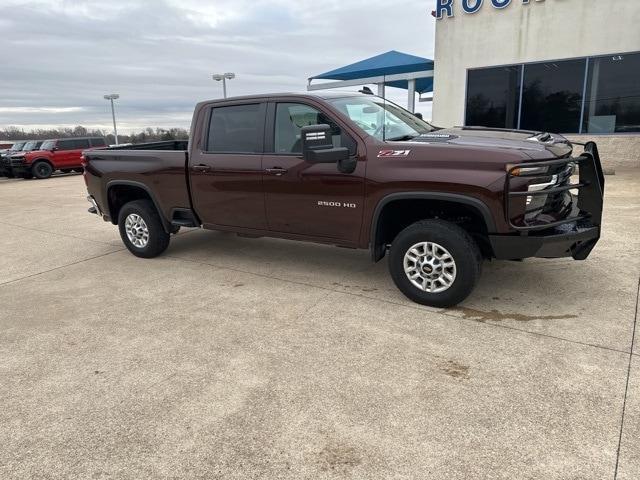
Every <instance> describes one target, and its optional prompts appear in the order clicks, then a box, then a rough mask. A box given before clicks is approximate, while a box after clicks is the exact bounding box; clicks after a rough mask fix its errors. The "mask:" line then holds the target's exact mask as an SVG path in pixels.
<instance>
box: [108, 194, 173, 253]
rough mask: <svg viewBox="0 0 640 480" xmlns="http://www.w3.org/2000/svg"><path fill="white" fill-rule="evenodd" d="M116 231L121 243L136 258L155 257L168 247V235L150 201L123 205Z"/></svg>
mask: <svg viewBox="0 0 640 480" xmlns="http://www.w3.org/2000/svg"><path fill="white" fill-rule="evenodd" d="M118 229H119V230H120V237H121V238H122V242H123V243H124V245H125V246H126V247H127V248H128V249H129V251H130V252H131V253H133V254H134V255H135V256H136V257H142V258H152V257H157V256H158V255H160V254H161V253H162V252H164V251H165V250H166V249H167V247H168V246H169V238H170V237H169V234H168V233H167V232H165V230H164V228H163V226H162V220H161V219H160V215H159V214H158V211H157V210H156V207H155V206H154V204H153V203H152V202H151V201H150V200H134V201H133V202H129V203H127V204H125V205H124V206H123V207H122V208H121V209H120V213H119V215H118Z"/></svg>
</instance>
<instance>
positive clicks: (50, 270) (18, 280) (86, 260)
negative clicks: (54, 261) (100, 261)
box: [0, 248, 126, 286]
mask: <svg viewBox="0 0 640 480" xmlns="http://www.w3.org/2000/svg"><path fill="white" fill-rule="evenodd" d="M123 250H126V249H125V248H119V249H118V250H113V251H112V252H107V253H101V254H100V255H95V256H93V257H88V258H83V259H82V260H78V261H76V262H71V263H67V264H65V265H60V266H58V267H53V268H50V269H48V270H43V271H41V272H36V273H32V274H31V275H27V276H25V277H20V278H14V279H13V280H9V281H7V282H2V283H0V286H2V285H9V284H10V283H16V282H21V281H22V280H26V279H28V278H33V277H37V276H38V275H43V274H45V273H49V272H55V271H56V270H61V269H63V268H67V267H71V266H73V265H78V264H79V263H84V262H88V261H90V260H95V259H96V258H101V257H106V256H107V255H112V254H114V253H118V252H122V251H123Z"/></svg>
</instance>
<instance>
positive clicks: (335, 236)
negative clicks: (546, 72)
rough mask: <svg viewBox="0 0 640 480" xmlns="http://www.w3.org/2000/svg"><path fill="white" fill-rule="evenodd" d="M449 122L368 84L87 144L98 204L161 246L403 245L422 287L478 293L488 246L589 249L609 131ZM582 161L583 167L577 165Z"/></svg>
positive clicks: (254, 104)
mask: <svg viewBox="0 0 640 480" xmlns="http://www.w3.org/2000/svg"><path fill="white" fill-rule="evenodd" d="M572 151H573V146H572V144H571V143H569V141H567V140H566V139H565V138H564V137H562V136H559V135H554V134H549V133H542V132H531V131H522V130H519V131H518V130H500V129H493V128H481V127H459V128H451V129H440V128H436V127H434V126H432V125H430V124H429V123H427V122H425V121H423V120H422V119H420V118H418V117H417V116H414V115H413V114H411V113H410V112H408V111H407V110H404V109H403V108H401V107H399V106H397V105H395V104H393V103H390V102H385V101H384V100H383V99H381V98H379V97H376V96H373V95H366V94H348V93H340V94H337V93H331V94H314V95H311V94H274V95H261V96H251V97H242V98H230V99H226V100H212V101H207V102H202V103H199V104H198V105H197V106H196V109H195V113H194V116H193V123H192V126H191V139H190V140H189V144H188V145H187V144H186V142H159V143H155V144H144V145H137V146H133V147H131V146H130V147H124V148H118V147H116V148H112V149H106V150H94V151H87V152H85V153H84V157H85V158H84V166H85V173H84V175H85V181H86V183H87V187H88V191H89V197H88V200H89V201H90V202H91V204H92V207H91V208H90V209H89V211H91V212H92V213H96V214H98V215H100V216H101V217H102V218H103V219H104V220H107V221H110V222H112V223H113V224H116V225H118V227H119V229H120V235H121V237H122V240H123V242H124V244H125V245H126V246H127V248H128V249H129V250H130V251H131V252H132V253H133V254H134V255H137V256H139V257H154V256H156V255H159V254H161V253H162V252H163V251H164V250H165V249H166V248H167V247H168V245H169V238H170V235H171V234H172V233H175V232H177V231H178V229H179V228H180V227H183V226H184V227H203V228H207V229H214V230H228V231H232V232H237V233H238V234H243V235H248V236H272V237H281V238H288V239H293V240H305V241H311V242H321V243H329V244H335V245H339V246H343V247H352V248H362V249H369V250H370V251H371V257H372V259H373V261H378V260H380V259H381V258H382V257H384V255H385V253H386V252H387V250H388V251H389V269H390V272H391V276H392V277H393V280H394V282H395V284H396V285H397V286H398V288H399V289H400V290H401V291H402V292H403V293H404V294H405V295H406V296H407V297H409V298H410V299H412V300H414V301H416V302H418V303H422V304H426V305H432V306H439V307H446V306H451V305H455V304H457V303H459V302H461V301H462V300H464V299H465V298H466V297H467V295H469V293H470V292H471V291H472V289H473V287H474V285H475V284H476V282H477V280H478V278H479V276H480V270H481V264H482V261H483V259H485V258H486V259H489V258H498V259H522V258H526V257H573V258H574V259H576V260H583V259H585V258H587V256H588V255H589V253H590V252H591V250H592V249H593V247H594V246H595V244H596V243H597V242H598V239H599V238H600V225H601V217H602V202H603V191H604V177H603V175H602V168H601V165H600V159H599V157H598V150H597V147H596V145H595V143H593V142H590V143H587V144H586V145H584V153H582V154H580V155H579V156H573V157H572ZM578 172H579V173H578Z"/></svg>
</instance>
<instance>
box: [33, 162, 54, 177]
mask: <svg viewBox="0 0 640 480" xmlns="http://www.w3.org/2000/svg"><path fill="white" fill-rule="evenodd" d="M52 173H53V167H52V166H51V164H50V163H48V162H45V161H44V160H40V161H39V162H36V163H34V164H33V166H32V167H31V174H32V175H33V176H34V177H36V178H39V179H44V178H49V177H50V176H51V174H52Z"/></svg>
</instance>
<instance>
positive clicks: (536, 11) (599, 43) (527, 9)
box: [433, 0, 640, 167]
mask: <svg viewBox="0 0 640 480" xmlns="http://www.w3.org/2000/svg"><path fill="white" fill-rule="evenodd" d="M434 16H436V18H437V20H436V43H435V45H436V48H435V69H434V87H433V92H434V96H433V122H434V123H435V124H436V125H442V126H448V125H469V126H470V125H483V126H490V127H496V128H509V129H514V128H520V129H528V130H542V131H551V132H559V133H564V134H567V136H568V137H569V138H572V139H578V140H579V139H580V138H582V137H593V136H598V137H599V138H597V139H596V141H597V142H598V143H599V145H601V151H603V160H604V161H605V162H606V163H608V164H609V165H610V166H612V167H640V153H639V152H640V1H638V0H609V1H605V0H546V1H545V0H437V1H436V10H435V11H434Z"/></svg>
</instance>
